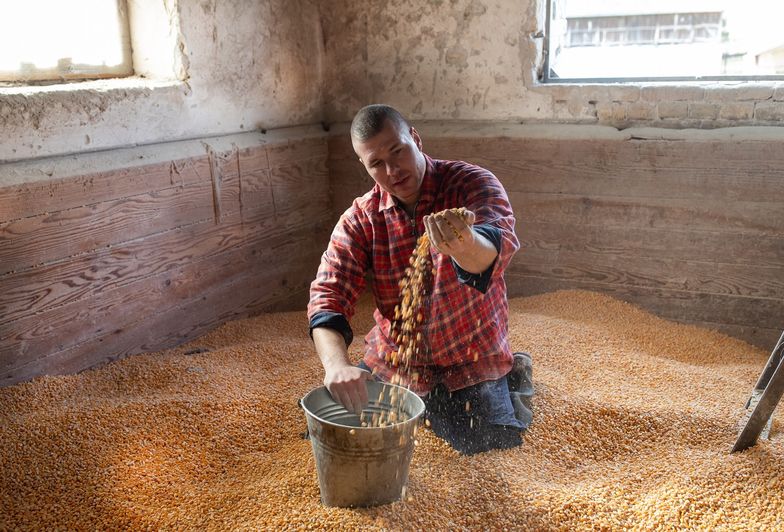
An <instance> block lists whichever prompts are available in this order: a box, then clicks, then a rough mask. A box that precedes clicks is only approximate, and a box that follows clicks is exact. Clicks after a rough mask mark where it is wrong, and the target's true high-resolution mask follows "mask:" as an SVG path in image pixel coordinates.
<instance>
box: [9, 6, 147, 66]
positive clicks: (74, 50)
mask: <svg viewBox="0 0 784 532" xmlns="http://www.w3.org/2000/svg"><path fill="white" fill-rule="evenodd" d="M127 20H128V17H127V15H126V13H125V5H124V0H69V1H63V0H0V80H4V81H18V80H46V79H55V80H56V79H72V78H87V77H110V76H111V77H119V76H124V75H129V74H131V73H132V72H131V66H130V64H131V62H130V44H129V37H128V23H127Z"/></svg>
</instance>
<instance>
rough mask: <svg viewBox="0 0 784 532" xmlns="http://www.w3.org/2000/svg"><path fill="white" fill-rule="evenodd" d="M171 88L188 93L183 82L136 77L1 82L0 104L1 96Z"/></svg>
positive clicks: (187, 87)
mask: <svg viewBox="0 0 784 532" xmlns="http://www.w3.org/2000/svg"><path fill="white" fill-rule="evenodd" d="M172 87H175V88H184V89H186V94H187V92H189V91H190V89H189V86H188V84H187V83H186V82H184V81H180V80H154V79H147V78H140V77H137V76H131V77H127V78H112V79H96V80H90V81H75V82H68V83H55V84H51V85H20V84H16V83H12V82H2V83H0V103H2V97H3V96H30V95H34V94H51V93H60V92H65V93H78V92H80V91H82V92H88V91H113V90H131V91H132V90H155V89H163V88H172Z"/></svg>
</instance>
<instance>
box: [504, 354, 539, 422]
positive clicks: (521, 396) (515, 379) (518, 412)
mask: <svg viewBox="0 0 784 532" xmlns="http://www.w3.org/2000/svg"><path fill="white" fill-rule="evenodd" d="M506 382H507V385H508V386H509V398H510V399H511V400H512V406H513V407H514V411H515V417H516V418H517V420H518V421H520V422H521V423H522V424H523V425H525V427H526V428H528V426H529V425H530V424H531V420H532V419H533V417H534V415H533V412H532V411H531V398H532V397H533V395H534V381H533V362H532V360H531V355H529V354H528V353H515V354H514V363H513V364H512V370H511V371H510V372H509V373H508V374H507V376H506Z"/></svg>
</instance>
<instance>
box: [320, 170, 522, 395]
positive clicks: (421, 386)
mask: <svg viewBox="0 0 784 532" xmlns="http://www.w3.org/2000/svg"><path fill="white" fill-rule="evenodd" d="M425 159H426V162H427V169H426V171H425V177H424V179H423V181H422V186H421V189H420V196H419V200H418V202H417V204H416V212H415V221H414V220H412V219H411V217H410V216H409V215H408V214H407V213H406V212H405V210H404V209H403V208H402V207H400V206H399V205H398V203H397V202H396V200H395V199H394V198H393V197H392V196H391V195H390V194H388V193H387V192H385V191H383V190H381V188H380V187H379V186H378V185H375V186H374V187H373V189H372V190H370V191H369V192H368V193H367V194H365V195H364V196H362V197H361V198H357V199H356V200H354V203H353V204H352V206H351V207H350V208H349V209H348V210H346V212H344V213H343V215H342V216H341V217H340V220H339V221H338V223H337V225H336V226H335V229H334V231H333V233H332V237H331V239H330V243H329V246H328V248H327V250H326V251H325V252H324V255H323V256H322V259H321V266H320V267H319V270H318V274H317V276H316V279H315V280H314V281H313V283H312V284H311V287H310V302H309V304H308V318H309V319H310V320H311V323H313V318H314V317H317V316H320V315H324V314H330V313H336V314H340V315H342V316H344V317H345V318H346V320H350V319H351V318H352V316H353V315H354V306H355V304H356V302H357V299H358V298H359V296H360V294H361V293H362V291H363V289H364V287H365V274H366V273H367V272H368V271H371V272H372V274H373V275H372V281H371V284H372V286H371V288H372V290H373V295H374V297H375V302H376V306H377V308H376V310H375V312H374V314H373V316H374V318H375V321H376V325H375V327H373V329H372V330H371V331H370V332H369V333H368V334H367V336H366V337H365V343H366V352H365V358H364V361H365V364H367V365H368V366H369V367H370V368H371V369H373V370H374V373H375V374H376V375H378V376H379V377H380V378H381V379H382V380H384V381H389V380H390V379H391V378H392V376H393V375H394V374H395V368H393V367H392V366H391V364H390V363H388V362H386V361H385V357H386V356H387V355H388V354H389V353H391V352H392V351H396V350H397V346H396V345H395V342H394V341H393V340H392V338H390V337H389V334H390V327H391V321H392V320H394V309H395V306H396V305H398V304H399V303H400V299H399V291H400V288H399V281H400V280H401V279H402V278H403V277H404V275H405V270H406V267H407V266H408V265H409V258H410V257H411V254H412V252H413V251H414V248H415V245H416V240H417V238H418V236H419V235H421V234H423V233H424V224H423V222H422V218H423V217H424V216H426V215H428V214H432V213H435V212H438V211H441V210H444V209H449V208H455V207H466V208H467V209H469V210H471V211H473V212H474V213H475V214H476V222H475V226H477V227H479V226H489V227H490V228H491V229H492V230H493V231H494V232H495V234H496V235H498V236H500V238H496V240H498V241H500V244H499V243H498V242H496V244H497V245H496V247H497V248H498V250H499V253H498V257H497V258H496V260H495V262H494V264H493V265H492V266H491V267H490V268H491V269H492V271H490V272H486V274H488V275H489V284H488V285H487V289H486V292H484V293H482V292H481V291H479V290H477V288H475V287H472V286H470V284H466V283H461V282H460V281H459V280H458V274H457V271H456V268H455V264H454V263H453V261H452V260H451V259H450V257H447V256H445V255H442V254H440V253H438V252H437V251H436V250H434V249H433V248H432V247H431V249H430V253H431V259H432V262H433V271H434V274H433V276H432V278H431V282H432V286H430V287H427V289H426V294H427V296H426V297H425V300H426V303H425V307H424V321H423V322H422V324H421V329H420V330H421V331H422V332H423V335H424V337H425V339H426V343H427V346H428V347H429V349H428V350H427V352H426V353H420V355H419V356H418V357H415V359H414V360H412V361H411V368H410V369H411V370H414V371H415V372H416V373H417V374H418V379H416V380H415V381H412V380H411V379H409V378H407V377H404V381H403V384H404V385H408V386H410V387H411V389H412V390H413V391H415V392H416V393H418V394H420V395H424V394H426V393H427V392H429V391H430V390H431V389H432V388H433V386H435V385H436V384H437V383H439V382H442V383H444V384H445V385H446V387H447V388H448V389H449V390H458V389H461V388H465V387H466V386H470V385H472V384H476V383H479V382H483V381H487V380H492V379H498V378H500V377H502V376H504V375H506V374H507V373H508V372H509V370H510V369H511V367H512V353H511V350H510V347H509V343H508V341H507V325H508V324H507V322H508V305H507V300H506V283H505V282H504V277H503V273H504V270H505V269H506V267H507V265H508V264H509V261H510V260H511V258H512V255H513V254H514V253H515V252H516V251H517V249H518V248H519V247H520V244H519V242H518V240H517V237H516V235H515V233H514V224H515V219H514V215H513V213H512V208H511V206H510V204H509V199H508V197H507V195H506V192H505V191H504V188H503V186H502V185H501V183H500V182H499V181H498V179H497V178H496V177H495V176H494V175H493V174H492V173H491V172H489V171H488V170H485V169H483V168H480V167H478V166H475V165H472V164H468V163H465V162H462V161H443V160H436V159H431V158H429V157H427V156H426V157H425Z"/></svg>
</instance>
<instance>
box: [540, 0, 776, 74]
mask: <svg viewBox="0 0 784 532" xmlns="http://www.w3.org/2000/svg"><path fill="white" fill-rule="evenodd" d="M553 1H554V0H544V2H545V7H546V9H545V23H544V39H543V42H542V46H543V49H542V66H543V68H542V71H541V72H542V73H541V75H540V76H539V81H540V82H541V83H543V84H547V85H555V84H559V83H563V84H578V83H589V84H613V83H631V84H647V83H656V82H679V83H690V82H692V83H693V82H697V83H699V82H704V81H711V82H716V81H726V82H735V81H751V82H760V81H763V82H764V81H771V82H775V81H782V80H784V74H782V75H765V76H661V77H653V76H647V77H613V78H610V77H587V78H561V77H551V76H550V22H551V21H552V16H553V15H552V4H553Z"/></svg>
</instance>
